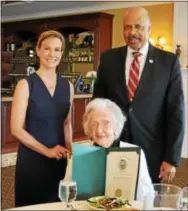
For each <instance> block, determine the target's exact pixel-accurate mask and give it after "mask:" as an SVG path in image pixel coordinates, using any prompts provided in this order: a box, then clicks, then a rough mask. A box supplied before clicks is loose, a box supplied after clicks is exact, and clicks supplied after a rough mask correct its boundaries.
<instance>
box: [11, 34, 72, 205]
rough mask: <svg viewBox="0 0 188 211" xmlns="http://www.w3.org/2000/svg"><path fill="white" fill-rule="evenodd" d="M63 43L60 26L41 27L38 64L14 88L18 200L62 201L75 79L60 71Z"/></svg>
mask: <svg viewBox="0 0 188 211" xmlns="http://www.w3.org/2000/svg"><path fill="white" fill-rule="evenodd" d="M64 48H65V41H64V37H63V36H62V35H61V34H60V33H59V32H57V31H46V32H43V33H42V34H41V35H40V37H39V39H38V43H37V46H36V52H37V55H38V57H39V62H40V67H39V69H38V70H37V71H36V73H34V74H32V75H30V76H29V77H28V78H27V79H23V80H20V81H19V82H18V84H17V87H16V89H15V93H14V97H13V102H12V114H11V131H12V134H13V135H14V136H15V137H16V138H17V139H18V140H19V141H20V144H19V149H18V155H17V163H16V173H15V206H26V205H31V204H39V203H47V202H55V201H58V200H59V199H58V184H59V181H60V180H61V179H63V178H64V175H65V171H66V165H67V162H66V157H67V156H68V155H69V154H71V144H72V125H71V105H72V101H73V95H74V93H73V92H74V91H73V86H72V84H71V83H70V82H69V81H68V80H66V79H63V78H62V77H61V76H59V75H57V74H56V68H57V66H58V64H59V62H60V60H61V57H62V54H63V51H64Z"/></svg>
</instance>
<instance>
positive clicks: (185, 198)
mask: <svg viewBox="0 0 188 211" xmlns="http://www.w3.org/2000/svg"><path fill="white" fill-rule="evenodd" d="M180 210H188V187H185V188H183V189H182V192H181V202H180Z"/></svg>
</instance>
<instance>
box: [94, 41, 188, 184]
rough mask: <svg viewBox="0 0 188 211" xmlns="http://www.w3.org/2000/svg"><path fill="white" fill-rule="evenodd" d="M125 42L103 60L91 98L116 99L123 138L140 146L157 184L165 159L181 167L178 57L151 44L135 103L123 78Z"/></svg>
mask: <svg viewBox="0 0 188 211" xmlns="http://www.w3.org/2000/svg"><path fill="white" fill-rule="evenodd" d="M126 55H127V46H124V47H120V48H114V49H110V50H108V51H106V52H104V53H103V54H102V55H101V58H100V65H99V68H98V72H97V80H96V83H95V86H94V94H93V97H94V98H96V97H101V98H108V99H110V100H112V101H114V102H115V103H116V104H117V105H118V106H120V108H121V109H122V111H123V112H124V114H125V116H127V119H128V121H127V123H126V125H125V127H124V131H123V132H122V136H121V140H124V141H127V142H130V143H133V144H136V145H138V146H140V147H141V148H142V149H143V150H144V152H145V154H146V159H147V163H148V167H149V172H150V175H151V178H152V181H153V182H158V174H159V170H160V165H161V162H162V161H166V162H168V163H170V164H172V165H175V166H178V165H179V163H180V156H181V149H182V142H183V136H184V116H185V113H184V112H185V106H184V95H183V88H182V78H181V71H180V65H179V59H178V57H177V56H176V55H174V54H173V53H170V52H166V51H163V50H161V49H158V48H155V47H153V46H152V45H151V44H150V45H149V50H148V55H147V58H146V62H145V65H144V69H143V72H142V76H141V78H140V82H139V85H138V88H137V91H136V93H135V97H134V100H133V101H132V103H131V102H130V101H129V99H128V89H127V86H126V79H125V77H126V76H125V61H126Z"/></svg>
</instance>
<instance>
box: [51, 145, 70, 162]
mask: <svg viewBox="0 0 188 211" xmlns="http://www.w3.org/2000/svg"><path fill="white" fill-rule="evenodd" d="M70 155H71V151H70V150H68V149H66V148H64V147H62V146H60V145H57V146H55V147H53V148H49V149H48V154H47V157H48V158H56V159H57V160H60V159H61V158H66V157H67V156H70Z"/></svg>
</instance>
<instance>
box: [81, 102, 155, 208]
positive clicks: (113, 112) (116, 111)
mask: <svg viewBox="0 0 188 211" xmlns="http://www.w3.org/2000/svg"><path fill="white" fill-rule="evenodd" d="M125 121H126V117H125V116H124V115H123V113H122V111H121V109H120V108H119V107H118V106H117V105H116V104H115V103H114V102H112V101H110V100H108V99H103V98H96V99H94V100H92V101H90V102H89V103H88V105H87V106H86V110H85V113H84V116H83V128H84V132H85V134H86V135H87V136H88V137H89V138H90V139H91V140H92V141H93V142H94V144H95V145H99V146H101V147H105V148H108V147H114V146H116V147H117V146H119V147H138V146H136V145H133V144H129V143H125V142H121V141H119V140H118V139H119V137H120V134H121V131H122V129H123V126H124V123H125ZM138 172H139V175H138V188H137V194H136V196H137V198H136V199H137V200H142V201H143V200H145V199H148V198H150V196H151V193H153V186H152V182H151V178H150V176H149V172H148V167H147V163H146V159H145V154H144V152H143V150H141V158H140V170H139V171H138ZM145 202H146V203H148V202H149V201H148V200H147V201H145ZM147 206H149V204H148V205H146V207H147Z"/></svg>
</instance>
